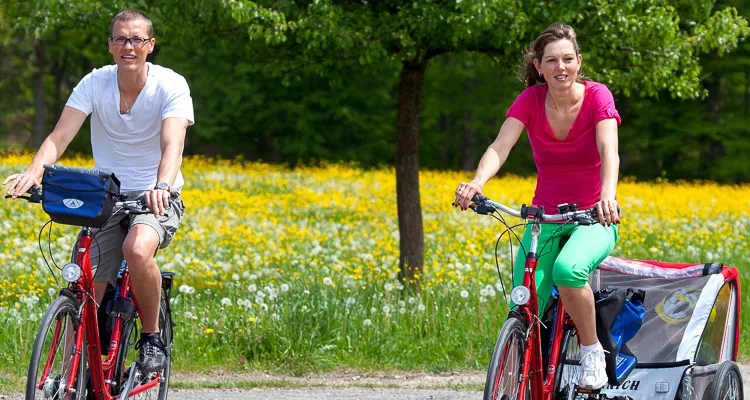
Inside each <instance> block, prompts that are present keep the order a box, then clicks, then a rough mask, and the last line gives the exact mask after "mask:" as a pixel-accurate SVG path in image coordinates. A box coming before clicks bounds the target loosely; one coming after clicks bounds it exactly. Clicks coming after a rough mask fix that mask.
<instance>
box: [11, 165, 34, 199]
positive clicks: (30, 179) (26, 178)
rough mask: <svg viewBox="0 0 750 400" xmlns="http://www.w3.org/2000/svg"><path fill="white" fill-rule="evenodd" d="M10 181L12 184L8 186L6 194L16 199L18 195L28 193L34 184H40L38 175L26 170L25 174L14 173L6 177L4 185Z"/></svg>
mask: <svg viewBox="0 0 750 400" xmlns="http://www.w3.org/2000/svg"><path fill="white" fill-rule="evenodd" d="M8 183H10V186H8V189H7V191H6V194H7V195H8V196H10V198H12V199H15V198H16V197H18V196H21V195H22V194H24V193H26V192H27V191H28V190H29V189H31V187H32V186H34V185H38V183H37V181H36V177H34V176H33V175H32V174H30V173H29V172H28V171H26V172H24V173H23V174H13V175H11V176H9V177H7V178H5V180H4V181H3V186H5V185H7V184H8Z"/></svg>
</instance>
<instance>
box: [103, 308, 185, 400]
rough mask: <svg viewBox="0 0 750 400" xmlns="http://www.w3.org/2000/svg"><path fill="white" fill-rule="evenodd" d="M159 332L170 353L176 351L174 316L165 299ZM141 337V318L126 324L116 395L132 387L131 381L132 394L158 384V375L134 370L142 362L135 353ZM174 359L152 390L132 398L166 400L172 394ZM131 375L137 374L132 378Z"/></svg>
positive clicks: (118, 368)
mask: <svg viewBox="0 0 750 400" xmlns="http://www.w3.org/2000/svg"><path fill="white" fill-rule="evenodd" d="M159 331H160V333H161V338H162V340H163V341H164V344H165V345H166V347H167V349H168V350H170V352H171V349H172V316H171V315H170V313H169V312H168V309H167V302H166V300H165V299H164V298H163V297H162V299H161V304H160V306H159ZM139 337H140V318H138V316H135V315H134V316H133V317H132V318H130V319H129V320H127V321H125V324H123V327H122V336H121V337H120V349H119V351H118V352H117V361H116V366H115V368H116V369H115V375H114V376H116V377H119V379H118V384H117V385H116V388H117V390H115V392H116V393H118V394H121V392H120V390H122V389H124V388H125V386H128V385H127V383H128V381H130V385H129V390H130V392H131V393H132V392H133V391H134V390H137V389H138V386H141V385H145V384H147V383H149V382H151V381H153V380H154V378H155V376H156V374H155V373H143V372H141V371H140V370H139V369H138V368H137V367H136V368H135V370H133V369H131V366H132V365H133V363H134V362H135V361H136V360H137V359H138V351H136V350H135V344H136V343H137V342H138V339H139ZM171 364H172V357H171V356H170V357H168V358H167V365H166V366H165V367H164V371H162V373H161V378H160V380H159V383H158V384H157V385H156V386H155V387H153V388H150V389H148V390H145V391H143V392H140V393H138V394H137V395H131V396H130V397H128V398H133V399H142V400H146V399H154V400H166V399H167V394H168V391H169V377H170V373H171V370H172V368H171ZM131 371H132V373H133V374H135V375H132V376H131Z"/></svg>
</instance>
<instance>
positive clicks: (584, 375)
mask: <svg viewBox="0 0 750 400" xmlns="http://www.w3.org/2000/svg"><path fill="white" fill-rule="evenodd" d="M605 352H606V350H604V349H603V348H601V347H599V348H598V349H594V350H590V351H588V352H586V353H584V354H583V357H581V376H579V377H578V387H580V388H583V389H588V390H597V389H601V388H603V387H604V385H606V384H607V381H608V379H607V368H606V365H607V362H606V361H605V359H604V353H605Z"/></svg>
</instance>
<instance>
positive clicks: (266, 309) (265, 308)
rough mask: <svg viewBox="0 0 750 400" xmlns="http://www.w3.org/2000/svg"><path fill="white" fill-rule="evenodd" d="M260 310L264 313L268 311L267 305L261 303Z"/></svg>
mask: <svg viewBox="0 0 750 400" xmlns="http://www.w3.org/2000/svg"><path fill="white" fill-rule="evenodd" d="M260 309H261V310H263V311H264V312H265V311H268V305H267V304H265V303H263V304H261V305H260Z"/></svg>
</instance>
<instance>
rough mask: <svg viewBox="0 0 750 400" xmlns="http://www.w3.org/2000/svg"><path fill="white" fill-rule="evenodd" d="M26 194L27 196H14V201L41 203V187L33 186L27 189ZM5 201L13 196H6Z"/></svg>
mask: <svg viewBox="0 0 750 400" xmlns="http://www.w3.org/2000/svg"><path fill="white" fill-rule="evenodd" d="M26 193H28V194H29V195H28V196H16V197H15V198H16V199H23V200H26V201H28V202H29V203H41V202H42V187H41V186H37V185H33V186H31V187H30V188H29V190H27V191H26ZM5 198H6V199H12V198H14V197H13V196H11V195H9V194H6V195H5Z"/></svg>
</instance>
